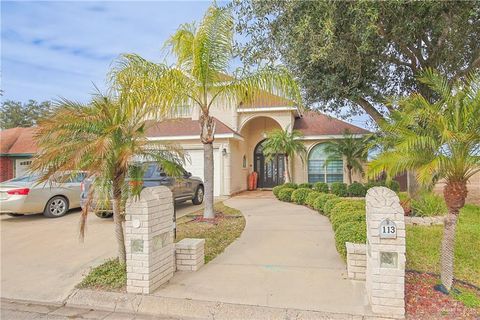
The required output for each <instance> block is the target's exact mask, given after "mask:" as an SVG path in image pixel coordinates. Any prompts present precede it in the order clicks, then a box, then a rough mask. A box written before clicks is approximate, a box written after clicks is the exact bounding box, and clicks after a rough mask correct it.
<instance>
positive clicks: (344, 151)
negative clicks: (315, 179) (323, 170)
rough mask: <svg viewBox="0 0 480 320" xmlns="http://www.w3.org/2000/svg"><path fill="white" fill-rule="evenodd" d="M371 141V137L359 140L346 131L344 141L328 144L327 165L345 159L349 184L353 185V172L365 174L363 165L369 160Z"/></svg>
mask: <svg viewBox="0 0 480 320" xmlns="http://www.w3.org/2000/svg"><path fill="white" fill-rule="evenodd" d="M369 139H370V138H369V137H366V138H358V137H356V136H355V135H353V134H351V133H350V132H349V131H345V133H344V135H343V137H342V139H338V140H335V141H330V142H327V143H326V146H325V152H326V153H327V161H326V162H325V165H328V162H329V161H332V160H337V159H345V162H346V167H347V176H348V184H352V182H353V181H352V173H353V171H357V172H360V173H363V172H364V170H363V163H364V162H365V160H366V159H367V153H368V146H369V144H368V141H369Z"/></svg>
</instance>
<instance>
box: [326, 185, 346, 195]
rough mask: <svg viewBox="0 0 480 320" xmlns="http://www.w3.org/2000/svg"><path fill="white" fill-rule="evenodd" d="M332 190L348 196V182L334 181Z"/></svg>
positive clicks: (336, 193)
mask: <svg viewBox="0 0 480 320" xmlns="http://www.w3.org/2000/svg"><path fill="white" fill-rule="evenodd" d="M330 191H331V192H332V193H333V194H334V195H337V196H339V197H345V196H347V184H346V183H343V182H333V183H332V185H331V186H330Z"/></svg>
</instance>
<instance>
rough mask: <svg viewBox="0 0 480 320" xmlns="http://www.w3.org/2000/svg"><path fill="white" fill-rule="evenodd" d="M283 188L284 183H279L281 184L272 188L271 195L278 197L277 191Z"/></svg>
mask: <svg viewBox="0 0 480 320" xmlns="http://www.w3.org/2000/svg"><path fill="white" fill-rule="evenodd" d="M283 188H285V185H284V184H281V185H279V186H276V187H273V189H272V192H273V195H274V196H275V197H277V198H278V193H279V192H280V190H282V189H283Z"/></svg>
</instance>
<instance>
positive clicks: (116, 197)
mask: <svg viewBox="0 0 480 320" xmlns="http://www.w3.org/2000/svg"><path fill="white" fill-rule="evenodd" d="M119 180H122V179H118V178H117V179H115V180H114V181H113V186H112V187H113V203H112V209H113V223H114V225H115V239H116V241H117V252H118V261H119V262H120V263H125V262H126V252H125V238H124V234H123V220H124V219H123V216H122V213H121V201H122V191H121V186H120V182H119Z"/></svg>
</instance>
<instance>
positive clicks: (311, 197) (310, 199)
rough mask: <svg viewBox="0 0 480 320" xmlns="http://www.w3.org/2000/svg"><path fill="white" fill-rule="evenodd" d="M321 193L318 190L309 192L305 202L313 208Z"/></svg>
mask: <svg viewBox="0 0 480 320" xmlns="http://www.w3.org/2000/svg"><path fill="white" fill-rule="evenodd" d="M320 195H321V193H320V192H318V191H312V192H310V193H309V194H308V196H307V199H306V200H305V204H306V205H307V206H309V207H311V208H313V204H314V202H315V200H317V198H318V196H320Z"/></svg>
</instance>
